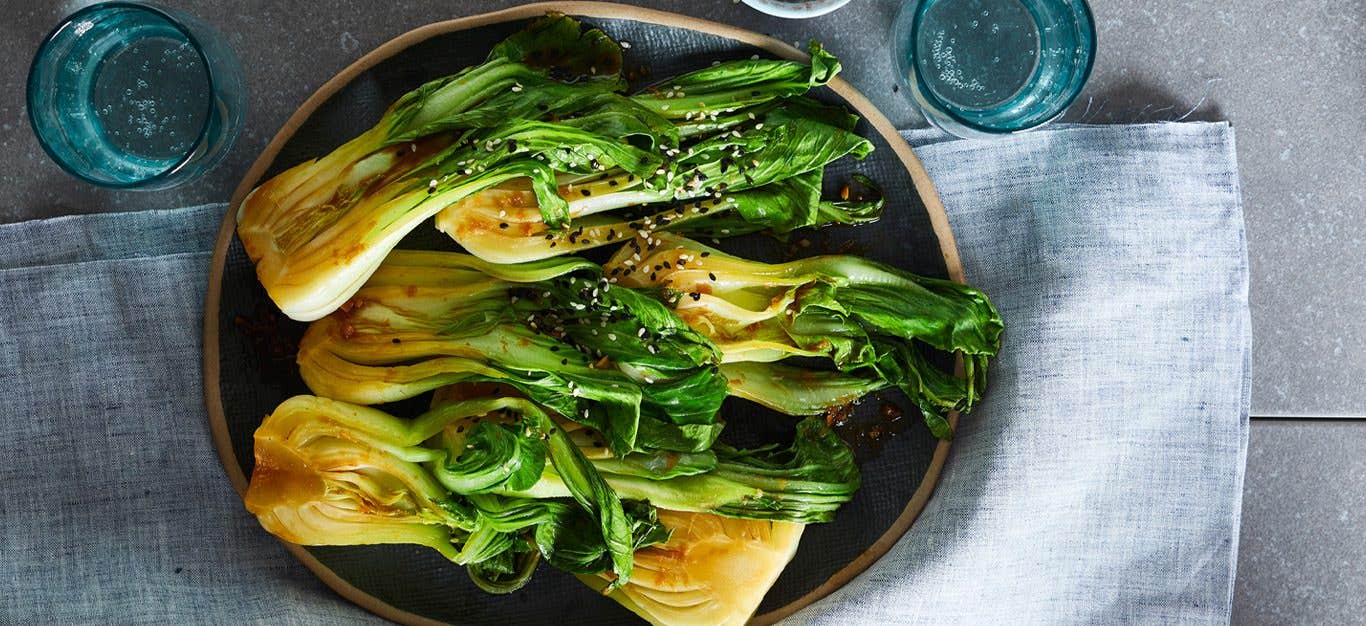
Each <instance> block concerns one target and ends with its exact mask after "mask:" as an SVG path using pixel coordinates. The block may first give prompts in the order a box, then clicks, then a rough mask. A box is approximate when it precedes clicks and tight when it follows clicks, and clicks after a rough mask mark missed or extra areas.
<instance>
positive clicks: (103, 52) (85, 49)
mask: <svg viewBox="0 0 1366 626" xmlns="http://www.w3.org/2000/svg"><path fill="white" fill-rule="evenodd" d="M245 114H246V90H245V86H244V84H243V81H242V67H241V64H240V63H239V62H238V60H237V57H236V56H235V55H234V54H233V52H232V50H231V48H229V47H228V46H227V44H226V43H225V42H224V41H223V39H222V38H221V37H220V36H219V35H218V33H216V32H215V31H214V30H213V29H212V28H211V27H209V26H208V25H207V24H205V23H203V22H201V21H199V20H197V19H195V18H194V17H192V16H189V15H186V14H184V13H181V12H179V11H174V10H171V9H167V8H163V7H159V6H155V5H150V4H144V3H138V2H106V3H102V4H95V5H91V6H88V7H86V8H83V9H81V10H80V11H77V12H76V13H73V14H72V15H71V16H70V17H68V18H66V20H64V21H63V22H62V23H61V24H59V25H58V26H57V27H56V28H55V29H53V31H52V33H51V34H49V35H48V36H47V38H46V39H44V40H43V43H42V45H41V46H40V47H39V49H38V53H37V54H36V55H35V56H34V59H33V64H32V65H31V66H30V68H29V75H28V115H29V121H30V122H31V123H32V125H33V131H34V133H36V134H37V136H38V141H39V143H40V144H41V145H42V146H43V149H44V150H45V151H46V152H47V154H48V155H49V156H50V157H52V160H54V161H56V162H57V164H58V165H60V166H61V167H62V169H64V170H66V171H67V172H68V173H70V174H71V175H73V176H75V177H77V178H80V179H82V180H85V181H87V182H90V183H94V184H96V185H101V186H104V187H115V188H123V189H165V188H168V187H173V186H175V185H178V184H181V183H184V182H187V181H189V180H192V179H194V178H196V177H198V176H200V175H202V174H203V173H205V172H207V171H209V170H210V169H212V168H213V166H214V165H216V164H217V163H218V162H219V161H220V160H222V158H223V156H224V155H225V154H226V153H227V152H228V149H229V148H230V147H231V146H232V143H233V140H234V139H235V138H236V136H237V132H238V129H239V128H240V127H241V125H242V119H243V117H244V116H245Z"/></svg>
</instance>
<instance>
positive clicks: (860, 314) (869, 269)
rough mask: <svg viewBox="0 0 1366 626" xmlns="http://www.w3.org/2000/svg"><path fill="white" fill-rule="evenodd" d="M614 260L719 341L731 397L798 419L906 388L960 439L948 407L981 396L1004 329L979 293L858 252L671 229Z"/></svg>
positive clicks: (621, 274) (942, 432) (626, 279)
mask: <svg viewBox="0 0 1366 626" xmlns="http://www.w3.org/2000/svg"><path fill="white" fill-rule="evenodd" d="M604 267H605V270H606V271H607V275H608V276H609V277H611V278H615V279H617V280H618V284H619V285H621V286H627V287H635V288H654V289H658V290H661V292H660V293H662V294H663V297H664V299H665V301H666V302H669V303H671V305H672V307H673V310H674V312H675V313H677V314H678V315H679V317H681V318H682V319H683V320H684V321H685V322H687V324H688V325H689V326H691V327H692V328H694V329H695V330H697V331H698V332H700V333H702V334H703V335H705V336H706V337H707V338H708V339H710V340H711V341H712V343H714V344H715V345H716V346H717V348H719V349H720V351H721V355H722V366H721V370H722V372H723V373H725V374H726V376H727V378H728V379H729V386H730V393H731V394H733V395H737V396H740V397H743V398H747V399H750V400H753V401H755V402H759V403H761V404H764V405H767V406H769V407H771V408H773V409H776V410H778V411H782V412H785V413H788V414H792V415H813V414H819V413H822V412H825V411H826V410H828V409H830V408H833V407H836V406H840V405H843V404H847V403H848V402H850V401H852V400H854V399H856V398H858V397H860V396H862V395H864V394H866V393H868V392H870V391H874V390H877V389H882V388H887V387H897V388H900V389H901V390H902V391H903V392H905V393H906V395H907V396H908V397H909V398H910V399H911V400H912V401H913V402H915V404H916V405H917V406H919V408H920V409H921V411H922V413H924V416H925V420H926V422H927V424H928V425H929V427H930V429H931V431H933V432H934V434H935V435H936V436H939V437H945V438H946V437H949V436H950V435H951V434H952V433H951V430H950V428H949V425H948V421H947V419H946V415H947V412H948V411H953V410H958V411H965V410H968V409H970V408H971V407H972V406H973V405H974V404H976V402H977V401H978V400H979V399H980V398H981V394H982V391H983V390H984V389H985V385H986V371H987V364H988V362H989V360H990V358H991V357H992V356H994V355H995V354H996V351H997V349H998V348H999V347H1000V335H1001V331H1002V329H1003V328H1004V326H1003V323H1002V321H1001V317H1000V315H999V314H998V313H997V312H996V309H995V307H993V306H992V305H991V302H990V301H989V300H988V299H987V297H986V296H985V295H983V294H982V293H981V292H979V291H977V290H976V289H973V288H971V287H968V286H966V285H963V284H960V283H956V282H953V281H949V280H941V279H934V278H926V277H922V276H916V275H914V274H910V273H907V272H904V271H901V270H898V269H895V268H892V267H889V266H886V265H883V264H880V263H876V262H874V261H870V260H868V259H863V258H859V257H854V256H847V255H832V256H817V257H811V258H807V259H801V260H797V261H791V262H788V263H779V264H768V263H761V262H758V261H750V260H746V259H741V258H739V257H735V256H732V255H729V254H725V253H723V252H721V251H719V250H716V249H713V248H710V247H707V246H705V245H702V244H699V243H697V242H696V241H693V240H690V239H687V238H684V237H680V236H677V235H672V234H668V233H662V234H658V235H655V236H654V238H653V239H652V242H651V243H650V244H649V245H646V244H645V243H643V242H641V241H639V240H637V241H633V242H632V243H631V244H629V245H627V246H623V247H622V248H621V249H620V250H619V251H618V252H617V253H616V255H615V256H614V257H613V258H612V260H611V261H609V262H608V263H607V264H606V265H605V266H604ZM927 349H928V350H935V351H938V352H940V353H944V354H952V355H958V356H961V357H962V363H963V374H962V375H961V376H960V375H955V373H954V372H953V371H952V370H948V369H945V368H944V367H941V366H937V365H935V364H933V363H931V361H930V360H929V359H928V358H927V357H926V356H925V354H923V353H922V351H923V350H927ZM789 357H817V358H821V359H826V360H828V361H829V362H830V363H831V364H833V366H834V371H827V370H822V369H810V368H805V367H799V366H794V365H788V364H785V363H782V361H784V360H785V359H788V358H789Z"/></svg>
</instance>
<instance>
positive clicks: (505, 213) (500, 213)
mask: <svg viewBox="0 0 1366 626" xmlns="http://www.w3.org/2000/svg"><path fill="white" fill-rule="evenodd" d="M507 216H508V212H507V211H506V210H500V211H498V217H507Z"/></svg>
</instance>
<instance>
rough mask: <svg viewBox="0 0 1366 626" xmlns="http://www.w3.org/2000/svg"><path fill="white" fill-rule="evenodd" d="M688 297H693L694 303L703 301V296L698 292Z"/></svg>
mask: <svg viewBox="0 0 1366 626" xmlns="http://www.w3.org/2000/svg"><path fill="white" fill-rule="evenodd" d="M688 296H689V297H691V298H692V299H693V302H696V301H698V300H701V299H702V294H700V293H697V292H696V291H694V292H692V293H690V294H688Z"/></svg>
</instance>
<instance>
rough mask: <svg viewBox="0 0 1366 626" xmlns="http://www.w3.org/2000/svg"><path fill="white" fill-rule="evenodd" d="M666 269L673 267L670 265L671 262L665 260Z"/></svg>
mask: <svg viewBox="0 0 1366 626" xmlns="http://www.w3.org/2000/svg"><path fill="white" fill-rule="evenodd" d="M664 269H671V268H670V267H669V262H668V261H665V262H664Z"/></svg>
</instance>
